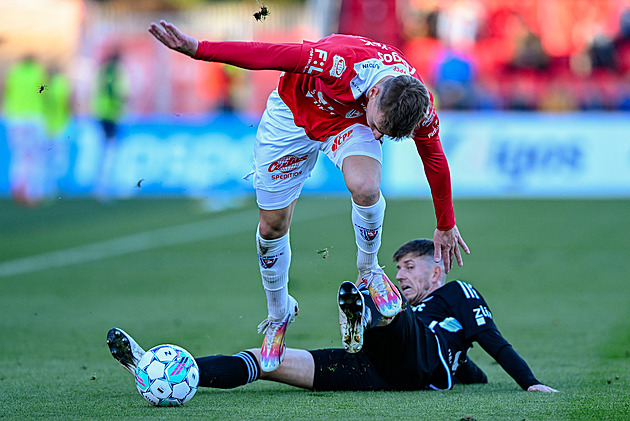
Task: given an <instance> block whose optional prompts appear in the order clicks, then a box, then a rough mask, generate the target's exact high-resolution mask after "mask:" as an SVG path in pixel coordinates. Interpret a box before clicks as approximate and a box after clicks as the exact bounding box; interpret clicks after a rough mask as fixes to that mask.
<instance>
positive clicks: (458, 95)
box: [435, 49, 475, 110]
mask: <svg viewBox="0 0 630 421" xmlns="http://www.w3.org/2000/svg"><path fill="white" fill-rule="evenodd" d="M474 79H475V76H474V72H473V66H472V63H471V60H470V58H469V57H467V56H466V55H465V54H464V53H463V52H460V51H457V50H454V49H448V50H446V51H445V52H444V54H443V55H442V57H441V58H440V59H439V60H438V63H437V68H436V71H435V89H436V93H437V95H438V98H439V100H440V104H441V106H442V107H443V108H446V109H458V110H461V109H467V108H471V107H472V105H473V98H472V95H473V82H474Z"/></svg>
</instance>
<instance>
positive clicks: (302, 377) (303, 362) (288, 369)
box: [249, 348, 315, 390]
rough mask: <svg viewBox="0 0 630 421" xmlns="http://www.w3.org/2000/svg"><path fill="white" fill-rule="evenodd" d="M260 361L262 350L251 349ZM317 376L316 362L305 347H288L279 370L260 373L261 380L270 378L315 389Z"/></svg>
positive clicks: (270, 379)
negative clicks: (314, 381) (314, 382)
mask: <svg viewBox="0 0 630 421" xmlns="http://www.w3.org/2000/svg"><path fill="white" fill-rule="evenodd" d="M249 352H251V353H252V354H254V355H255V356H256V358H258V361H260V360H261V355H260V350H258V349H250V350H249ZM314 377H315V362H314V361H313V356H312V355H311V353H310V352H308V351H305V350H303V349H293V348H287V349H286V351H285V356H284V361H283V362H282V364H281V365H280V367H278V369H277V370H274V371H271V372H262V373H260V379H261V380H269V381H274V382H279V383H284V384H288V385H291V386H295V387H301V388H304V389H309V390H312V389H313V379H314Z"/></svg>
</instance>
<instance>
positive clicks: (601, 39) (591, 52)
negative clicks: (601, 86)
mask: <svg viewBox="0 0 630 421" xmlns="http://www.w3.org/2000/svg"><path fill="white" fill-rule="evenodd" d="M588 56H589V58H590V60H591V68H593V69H597V68H604V69H610V70H617V69H618V61H617V52H616V51H615V46H614V44H613V40H612V39H610V38H609V37H607V36H606V35H605V34H604V33H603V32H601V31H599V32H597V33H596V34H595V36H594V37H593V38H592V40H591V41H590V45H589V46H588Z"/></svg>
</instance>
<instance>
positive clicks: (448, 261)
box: [433, 225, 470, 273]
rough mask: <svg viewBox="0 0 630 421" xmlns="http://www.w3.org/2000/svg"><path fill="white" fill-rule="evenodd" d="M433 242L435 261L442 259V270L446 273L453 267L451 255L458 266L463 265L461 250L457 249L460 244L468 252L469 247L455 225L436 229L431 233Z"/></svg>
mask: <svg viewBox="0 0 630 421" xmlns="http://www.w3.org/2000/svg"><path fill="white" fill-rule="evenodd" d="M433 244H434V245H435V256H434V257H435V262H436V263H437V262H439V261H440V259H444V271H445V272H446V273H448V271H449V270H451V268H452V267H453V256H454V257H455V259H456V260H457V264H458V265H459V266H464V260H463V259H462V252H461V250H460V249H459V247H460V246H461V248H462V249H463V250H464V252H465V253H466V254H470V249H469V248H468V246H467V245H466V243H465V242H464V239H463V238H462V236H461V235H460V234H459V230H458V229H457V225H455V226H453V228H451V229H450V230H448V231H440V230H438V229H436V230H435V232H434V233H433Z"/></svg>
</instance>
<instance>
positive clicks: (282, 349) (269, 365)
mask: <svg viewBox="0 0 630 421" xmlns="http://www.w3.org/2000/svg"><path fill="white" fill-rule="evenodd" d="M298 311H299V308H298V303H297V301H296V300H295V298H293V297H291V296H290V295H289V304H288V311H287V314H286V315H285V316H284V318H282V319H281V320H273V319H270V318H267V319H265V320H263V321H262V322H261V323H260V324H259V325H258V333H263V332H264V333H265V339H264V340H263V344H262V347H261V348H260V369H261V370H262V371H264V372H270V371H274V370H276V369H277V368H278V367H279V366H280V364H281V363H282V361H283V359H284V356H285V353H286V346H285V344H284V336H285V334H286V331H287V327H288V326H289V325H290V324H291V323H292V322H293V321H294V320H295V316H297V313H298Z"/></svg>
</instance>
